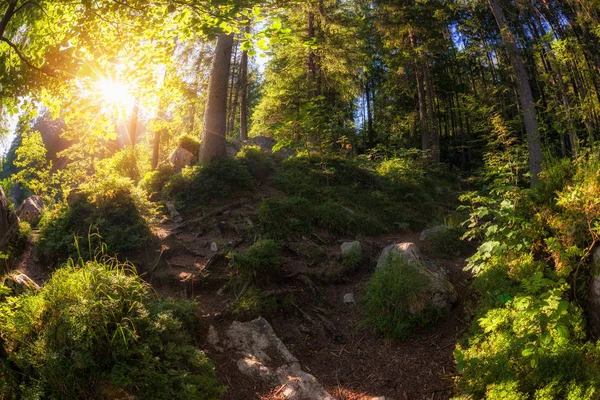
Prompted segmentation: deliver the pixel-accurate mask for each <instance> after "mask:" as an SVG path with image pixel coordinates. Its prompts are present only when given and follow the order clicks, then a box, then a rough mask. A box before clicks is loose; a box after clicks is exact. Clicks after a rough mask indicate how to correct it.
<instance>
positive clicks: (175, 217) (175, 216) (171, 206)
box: [165, 201, 183, 224]
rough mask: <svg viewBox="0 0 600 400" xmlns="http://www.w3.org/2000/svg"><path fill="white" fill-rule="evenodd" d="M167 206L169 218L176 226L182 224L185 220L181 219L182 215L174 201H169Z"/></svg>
mask: <svg viewBox="0 0 600 400" xmlns="http://www.w3.org/2000/svg"><path fill="white" fill-rule="evenodd" d="M165 204H166V205H167V210H168V211H169V217H170V218H171V220H172V221H173V222H175V223H176V224H178V223H180V222H182V221H183V218H181V214H179V211H177V208H176V207H175V203H173V202H172V201H167V202H166V203H165Z"/></svg>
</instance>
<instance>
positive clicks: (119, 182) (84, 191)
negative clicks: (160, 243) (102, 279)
mask: <svg viewBox="0 0 600 400" xmlns="http://www.w3.org/2000/svg"><path fill="white" fill-rule="evenodd" d="M80 190H81V196H82V198H81V199H80V200H79V201H76V202H74V203H73V204H72V205H69V204H67V203H60V204H58V205H57V206H56V207H55V208H54V209H53V210H50V211H48V212H46V213H45V214H44V216H43V218H42V221H41V222H40V237H39V240H38V243H37V244H38V251H39V255H40V257H41V258H42V259H43V260H44V261H45V262H47V263H50V264H53V265H58V264H59V263H61V262H65V261H66V260H67V259H68V258H70V257H73V258H75V257H78V256H79V254H78V249H77V248H76V245H75V240H74V237H75V238H76V239H80V238H86V239H88V236H89V235H90V233H97V234H98V235H99V236H100V237H101V238H102V241H103V242H105V243H106V244H107V245H108V248H109V249H110V251H111V252H112V253H113V254H123V253H128V252H131V251H134V250H137V249H141V248H142V247H144V246H145V245H146V244H147V243H148V241H149V240H150V237H151V232H150V229H149V227H148V220H149V219H150V218H152V217H153V216H154V214H155V211H154V209H153V207H152V205H151V204H150V203H148V201H147V200H146V199H145V196H144V194H143V193H142V192H141V191H140V190H139V189H137V188H136V187H134V186H133V184H132V183H131V181H130V180H128V179H123V178H121V179H119V178H112V179H104V180H101V181H93V182H90V183H89V184H87V185H84V186H82V187H81V189H80ZM98 239H99V238H98V237H97V236H92V237H91V241H92V243H90V246H89V247H85V246H84V247H82V248H81V249H79V250H80V252H81V253H82V254H81V255H82V256H83V257H84V258H89V257H90V256H91V254H90V248H95V247H97V245H98Z"/></svg>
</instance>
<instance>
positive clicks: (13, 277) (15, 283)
mask: <svg viewBox="0 0 600 400" xmlns="http://www.w3.org/2000/svg"><path fill="white" fill-rule="evenodd" d="M4 286H6V287H8V288H10V289H12V291H13V294H14V295H21V294H23V293H26V292H28V291H35V292H37V291H39V290H40V286H39V285H38V284H37V283H35V281H34V280H33V279H31V278H30V277H28V276H27V275H25V274H24V273H22V272H13V273H11V274H9V275H8V276H7V277H6V278H5V279H4Z"/></svg>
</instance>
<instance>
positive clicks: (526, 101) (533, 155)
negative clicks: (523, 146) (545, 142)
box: [488, 0, 543, 186]
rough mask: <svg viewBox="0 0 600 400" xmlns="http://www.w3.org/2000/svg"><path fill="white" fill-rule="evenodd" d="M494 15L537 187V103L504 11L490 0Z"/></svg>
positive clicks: (539, 150) (539, 159) (539, 153)
mask: <svg viewBox="0 0 600 400" xmlns="http://www.w3.org/2000/svg"><path fill="white" fill-rule="evenodd" d="M488 3H489V5H490V8H491V10H492V13H493V14H494V17H495V18H496V22H497V23H498V28H500V34H501V35H502V42H503V44H504V47H505V48H506V51H507V53H508V56H509V58H510V62H511V65H512V70H513V73H514V75H515V78H516V83H517V90H518V92H519V98H520V101H521V108H522V110H523V117H524V119H525V130H526V132H527V145H528V148H529V171H530V173H531V185H532V186H535V185H536V184H537V183H538V182H539V174H540V172H542V158H543V157H542V147H541V144H540V137H539V126H538V121H537V113H536V110H535V101H534V99H533V93H532V92H531V85H530V84H529V77H528V75H527V70H526V69H525V65H524V64H523V59H522V58H521V55H520V54H519V49H518V47H517V43H516V41H515V37H514V35H513V33H512V32H511V31H510V28H509V26H508V22H507V20H506V16H505V15H504V11H503V10H502V8H501V7H500V4H499V3H498V0H488Z"/></svg>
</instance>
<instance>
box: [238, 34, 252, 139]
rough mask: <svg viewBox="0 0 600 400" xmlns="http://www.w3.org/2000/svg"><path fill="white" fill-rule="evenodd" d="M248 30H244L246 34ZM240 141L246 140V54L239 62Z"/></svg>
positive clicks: (246, 53) (244, 53)
mask: <svg viewBox="0 0 600 400" xmlns="http://www.w3.org/2000/svg"><path fill="white" fill-rule="evenodd" d="M249 31H250V29H249V28H246V32H249ZM240 139H242V140H248V52H247V51H244V52H243V53H242V59H241V61H240Z"/></svg>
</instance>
